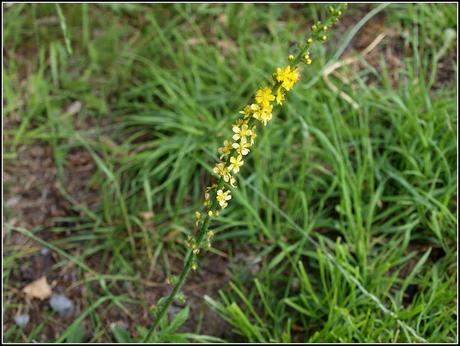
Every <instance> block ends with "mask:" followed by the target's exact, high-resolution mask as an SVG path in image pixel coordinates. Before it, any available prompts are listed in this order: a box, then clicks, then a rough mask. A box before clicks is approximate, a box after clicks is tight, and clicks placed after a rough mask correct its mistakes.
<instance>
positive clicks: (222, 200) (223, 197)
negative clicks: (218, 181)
mask: <svg viewBox="0 0 460 346" xmlns="http://www.w3.org/2000/svg"><path fill="white" fill-rule="evenodd" d="M216 199H217V202H219V205H220V207H221V208H222V209H224V208H225V207H227V205H228V203H227V201H229V200H231V199H232V196H231V195H230V191H223V190H217V196H216Z"/></svg>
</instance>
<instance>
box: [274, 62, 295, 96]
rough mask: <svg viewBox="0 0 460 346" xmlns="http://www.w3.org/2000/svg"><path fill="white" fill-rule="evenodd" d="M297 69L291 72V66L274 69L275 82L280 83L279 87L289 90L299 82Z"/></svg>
mask: <svg viewBox="0 0 460 346" xmlns="http://www.w3.org/2000/svg"><path fill="white" fill-rule="evenodd" d="M299 78H300V74H299V69H298V68H295V69H293V70H291V66H287V67H285V68H281V67H278V68H277V69H276V80H277V81H278V82H281V86H282V87H283V88H284V89H286V90H287V91H289V90H291V89H292V87H293V86H294V84H295V83H296V82H297V81H298V80H299Z"/></svg>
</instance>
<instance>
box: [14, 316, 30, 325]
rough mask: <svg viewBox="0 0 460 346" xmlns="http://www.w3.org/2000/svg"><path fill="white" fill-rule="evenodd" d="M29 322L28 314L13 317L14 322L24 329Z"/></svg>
mask: <svg viewBox="0 0 460 346" xmlns="http://www.w3.org/2000/svg"><path fill="white" fill-rule="evenodd" d="M29 321H30V316H29V315H28V314H22V315H16V316H14V322H16V324H17V325H18V326H19V327H21V328H24V327H25V326H26V325H27V323H29Z"/></svg>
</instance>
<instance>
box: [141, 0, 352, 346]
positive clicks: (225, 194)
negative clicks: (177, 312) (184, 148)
mask: <svg viewBox="0 0 460 346" xmlns="http://www.w3.org/2000/svg"><path fill="white" fill-rule="evenodd" d="M344 8H345V6H344V5H339V6H337V7H328V9H329V12H330V13H332V14H331V15H330V16H329V18H327V20H326V21H325V22H324V23H321V22H316V23H312V24H314V26H313V28H312V29H314V30H315V32H310V35H309V36H307V37H306V42H305V41H304V44H303V46H301V47H299V49H300V50H299V52H300V53H298V55H292V54H289V53H288V54H289V55H288V56H287V59H288V60H289V61H288V63H287V64H286V66H280V67H278V68H277V69H276V71H274V72H275V73H273V80H274V81H275V83H274V84H275V85H274V86H272V87H268V86H263V87H261V88H259V89H258V90H257V91H256V94H255V95H254V101H253V102H254V103H250V104H247V105H246V106H245V107H244V108H243V110H241V111H240V112H239V113H240V114H242V116H241V117H240V118H241V119H240V120H238V122H236V123H235V124H234V125H233V126H232V139H233V141H235V142H236V143H233V141H232V140H231V139H230V138H229V139H230V140H227V141H224V144H223V147H221V148H219V154H220V155H221V160H222V162H220V163H218V164H216V166H215V167H214V169H213V170H214V172H215V173H216V174H218V175H219V180H218V183H217V184H214V185H212V186H211V187H207V188H206V190H205V205H206V208H205V211H204V212H203V215H201V214H200V213H197V214H196V217H197V220H200V221H201V224H199V225H198V226H200V228H199V230H198V232H197V237H196V239H195V238H192V237H191V238H189V239H188V242H187V246H188V247H189V249H187V250H188V252H187V256H186V257H185V258H186V262H185V264H184V269H183V271H182V274H181V275H180V277H179V279H178V281H177V284H176V286H175V289H173V290H172V293H171V294H170V295H169V297H168V299H167V300H166V301H165V304H161V308H160V309H159V311H158V313H157V315H156V318H155V320H154V322H153V323H152V326H151V328H150V331H149V332H148V333H147V334H146V335H145V337H143V342H147V341H149V340H150V339H151V336H152V335H153V333H154V332H155V331H156V329H157V327H158V325H159V323H162V321H164V320H162V318H164V317H165V315H167V312H168V310H169V308H170V306H171V304H172V302H173V301H174V298H175V296H176V295H177V293H178V292H180V288H181V287H182V285H183V284H184V282H185V279H186V277H187V275H188V274H189V272H190V271H191V270H193V271H195V270H197V269H198V263H197V256H198V253H199V251H200V250H201V249H203V251H205V250H206V249H210V247H211V238H212V237H213V235H214V233H213V232H212V231H209V230H208V227H209V222H208V221H210V217H211V222H212V221H214V220H213V219H212V218H213V217H215V216H217V215H219V212H218V211H217V210H219V211H220V210H221V209H224V208H226V207H227V206H228V204H229V202H228V201H229V200H230V199H231V198H232V196H231V194H230V190H226V189H227V186H226V184H225V182H228V183H229V184H230V185H231V186H233V187H235V183H236V180H235V177H234V174H236V173H238V172H239V171H240V167H241V166H243V164H244V161H243V158H245V157H247V156H246V155H247V154H248V153H249V150H250V149H251V151H252V147H251V146H252V145H253V144H254V140H255V138H256V130H257V120H258V121H260V122H261V123H262V124H263V125H264V126H266V125H267V123H268V121H270V120H271V119H272V110H273V108H274V106H275V105H276V104H278V105H282V104H283V102H284V101H285V100H286V92H288V91H290V90H291V89H292V88H293V87H294V85H295V84H296V83H297V82H298V80H299V79H300V70H299V68H298V65H299V62H302V63H306V64H311V58H310V55H309V51H310V49H311V45H312V43H316V42H317V41H319V42H321V41H325V40H327V38H328V36H329V35H330V34H329V31H330V29H331V27H332V25H333V23H334V22H337V20H338V16H339V15H341V14H342V12H341V10H342V11H343V10H344ZM326 35H327V36H326ZM273 80H272V82H273ZM253 118H254V119H253ZM224 156H226V158H225V160H223V157H224ZM224 186H225V188H224ZM204 220H206V222H204ZM197 239H200V242H199V243H198V242H197ZM163 323H164V322H163Z"/></svg>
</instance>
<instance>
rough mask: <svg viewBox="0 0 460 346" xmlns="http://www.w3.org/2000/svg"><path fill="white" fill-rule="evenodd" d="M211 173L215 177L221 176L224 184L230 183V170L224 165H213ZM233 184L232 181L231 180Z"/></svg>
mask: <svg viewBox="0 0 460 346" xmlns="http://www.w3.org/2000/svg"><path fill="white" fill-rule="evenodd" d="M212 171H213V172H214V173H216V174H217V175H219V176H221V177H222V178H224V181H225V182H226V183H228V182H229V181H230V182H231V181H232V176H231V175H230V168H229V167H225V164H224V163H218V164H217V165H215V167H214V169H213V170H212ZM233 182H234V179H233Z"/></svg>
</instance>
